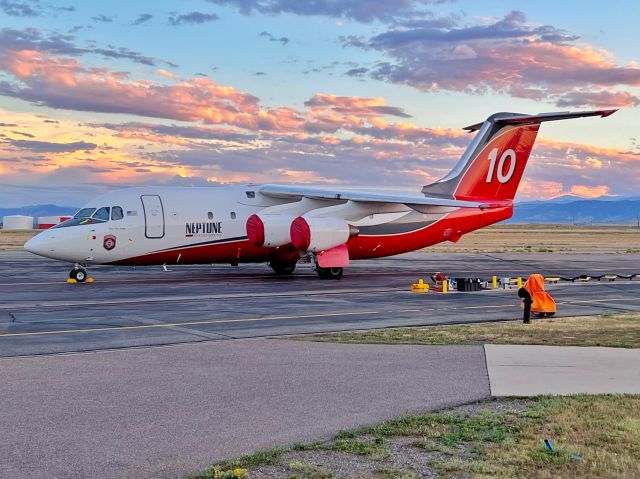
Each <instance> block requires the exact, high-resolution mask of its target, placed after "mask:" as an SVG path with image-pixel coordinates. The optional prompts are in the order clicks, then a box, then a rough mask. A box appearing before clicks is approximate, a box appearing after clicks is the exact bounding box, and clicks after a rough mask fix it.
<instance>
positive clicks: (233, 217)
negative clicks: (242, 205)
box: [231, 211, 236, 220]
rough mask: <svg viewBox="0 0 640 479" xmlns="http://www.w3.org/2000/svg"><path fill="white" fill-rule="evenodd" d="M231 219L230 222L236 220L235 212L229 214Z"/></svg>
mask: <svg viewBox="0 0 640 479" xmlns="http://www.w3.org/2000/svg"><path fill="white" fill-rule="evenodd" d="M231 219H232V220H235V219H236V212H235V211H232V212H231Z"/></svg>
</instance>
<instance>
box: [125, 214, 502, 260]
mask: <svg viewBox="0 0 640 479" xmlns="http://www.w3.org/2000/svg"><path fill="white" fill-rule="evenodd" d="M512 214H513V206H512V205H509V206H505V207H501V208H492V209H489V210H485V211H478V210H471V211H470V210H467V209H459V210H457V211H454V212H452V213H448V214H447V215H445V216H444V217H443V218H442V219H440V220H438V221H436V222H435V223H432V224H430V225H429V226H426V227H424V228H421V229H418V230H415V231H411V232H409V233H401V234H393V235H377V236H365V235H362V236H355V237H353V238H351V239H350V240H349V241H348V243H347V246H348V248H349V257H350V258H351V259H367V258H380V257H383V256H391V255H395V254H400V253H407V252H409V251H415V250H417V249H421V248H425V247H427V246H432V245H434V244H437V243H442V242H443V241H447V240H449V239H454V238H456V237H459V236H460V235H463V234H466V233H469V232H471V231H474V230H477V229H479V228H482V227H484V226H488V225H491V224H494V223H497V222H499V221H503V220H506V219H508V218H510V217H511V215H512ZM294 252H295V251H292V247H291V246H285V247H281V248H262V247H258V246H255V245H253V244H251V243H250V242H249V241H248V240H240V241H237V240H236V241H230V242H229V243H214V244H204V245H200V246H193V247H188V246H186V247H184V248H179V249H172V250H170V251H158V252H155V253H149V254H146V255H142V256H136V257H133V258H128V259H123V260H120V261H116V262H114V263H112V264H123V265H145V264H146V265H151V264H163V263H167V264H172V263H173V264H175V263H178V262H179V263H181V264H198V263H237V262H240V263H261V262H267V261H270V260H272V259H274V258H278V257H284V256H286V257H288V258H291V256H292V253H294Z"/></svg>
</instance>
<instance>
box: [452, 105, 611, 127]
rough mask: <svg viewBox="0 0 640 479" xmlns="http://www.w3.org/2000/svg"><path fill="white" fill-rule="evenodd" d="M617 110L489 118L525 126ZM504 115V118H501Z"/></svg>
mask: <svg viewBox="0 0 640 479" xmlns="http://www.w3.org/2000/svg"><path fill="white" fill-rule="evenodd" d="M616 111H618V110H592V111H575V112H571V111H563V112H555V113H539V114H537V115H523V114H520V113H513V114H509V113H499V114H497V115H494V117H490V119H492V121H493V123H500V124H503V125H526V124H534V123H542V122H543V121H555V120H569V119H571V118H583V117H586V116H599V117H602V118H604V117H607V116H609V115H613V114H614V113H615V112H616ZM502 115H506V116H502ZM483 124H484V122H480V123H476V124H475V125H470V126H467V127H465V128H463V130H467V131H476V130H479V129H480V128H481V127H482V125H483Z"/></svg>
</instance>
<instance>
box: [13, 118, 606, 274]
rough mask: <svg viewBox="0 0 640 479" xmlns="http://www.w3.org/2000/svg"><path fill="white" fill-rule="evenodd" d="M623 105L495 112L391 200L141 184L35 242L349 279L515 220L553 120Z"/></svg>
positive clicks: (80, 253) (135, 260)
mask: <svg viewBox="0 0 640 479" xmlns="http://www.w3.org/2000/svg"><path fill="white" fill-rule="evenodd" d="M615 111H616V110H598V111H586V112H575V113H573V112H562V113H544V114H539V115H525V114H517V113H496V114H494V115H492V116H490V117H489V118H487V119H486V120H485V121H484V122H482V123H478V124H475V125H472V126H469V127H467V128H465V129H466V130H468V131H477V133H476V135H475V137H474V139H473V141H472V142H471V144H470V145H469V147H468V148H467V149H466V151H465V152H464V154H463V155H462V158H461V159H460V160H459V161H458V163H457V164H456V166H455V167H454V168H453V170H451V172H450V173H449V174H448V175H446V176H445V177H444V178H442V179H441V180H439V181H437V182H435V183H433V184H430V185H426V186H424V187H423V188H422V194H416V195H407V194H388V193H378V192H376V191H375V189H372V191H371V192H368V193H367V192H363V191H349V190H346V189H345V190H343V189H333V188H312V187H307V186H287V185H273V184H263V185H256V184H247V185H233V186H220V187H208V188H191V187H161V186H157V187H140V188H128V189H122V190H117V191H113V192H110V193H107V194H104V195H102V196H99V197H97V198H95V199H94V200H92V201H90V202H89V203H87V205H86V206H85V207H84V208H82V209H81V210H80V211H78V212H77V213H76V214H75V216H74V217H73V218H71V219H69V220H67V221H65V222H63V223H61V224H59V225H57V226H55V227H54V228H51V229H49V230H46V231H44V232H42V233H40V234H38V235H37V236H35V237H34V238H32V239H31V240H29V241H28V242H27V243H26V244H25V249H27V250H28V251H31V252H32V253H36V254H39V255H41V256H46V257H49V258H54V259H58V260H63V261H69V262H72V263H74V268H73V269H72V270H71V273H70V278H71V279H74V280H76V281H78V282H82V281H85V280H86V278H87V271H86V269H85V268H86V267H87V266H88V265H92V264H118V265H152V264H195V263H231V264H233V265H237V264H238V263H253V262H268V263H269V265H270V266H271V268H273V270H274V271H275V272H276V273H278V274H290V273H292V272H293V270H294V269H295V267H296V264H297V263H298V261H310V262H311V264H312V267H313V269H315V271H316V272H317V273H318V275H319V276H320V277H321V278H340V277H341V276H342V273H343V267H345V266H347V265H348V264H349V261H350V260H357V259H365V258H378V257H382V256H390V255H395V254H399V253H405V252H408V251H413V250H416V249H420V248H424V247H426V246H430V245H433V244H436V243H440V242H443V241H454V242H455V241H458V240H459V239H460V237H461V236H462V235H463V234H465V233H469V232H470V231H474V230H477V229H479V228H482V227H484V226H488V225H491V224H493V223H497V222H499V221H503V220H505V219H508V218H510V217H511V216H512V214H513V199H514V196H515V194H516V190H517V188H518V184H519V183H520V179H521V178H522V174H523V172H524V168H525V166H526V164H527V160H528V158H529V154H530V153H531V149H532V147H533V144H534V142H535V139H536V135H537V134H538V129H539V128H540V124H541V123H542V122H545V121H553V120H564V119H570V118H579V117H586V116H600V117H606V116H609V115H611V114H613V113H614V112H615Z"/></svg>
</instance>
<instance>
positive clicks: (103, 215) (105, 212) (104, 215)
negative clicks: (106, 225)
mask: <svg viewBox="0 0 640 479" xmlns="http://www.w3.org/2000/svg"><path fill="white" fill-rule="evenodd" d="M110 209H111V208H109V207H108V206H103V207H102V208H98V211H96V212H95V213H94V214H93V215H92V216H91V218H92V219H93V220H94V221H96V222H102V221H109V210H110Z"/></svg>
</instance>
